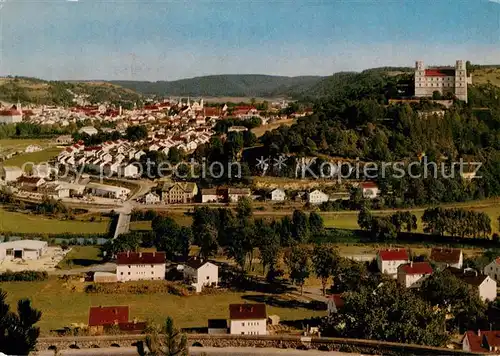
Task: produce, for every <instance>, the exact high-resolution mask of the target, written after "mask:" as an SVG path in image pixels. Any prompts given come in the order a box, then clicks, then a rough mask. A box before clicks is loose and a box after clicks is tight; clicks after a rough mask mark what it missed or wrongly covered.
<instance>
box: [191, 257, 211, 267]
mask: <svg viewBox="0 0 500 356" xmlns="http://www.w3.org/2000/svg"><path fill="white" fill-rule="evenodd" d="M207 262H208V261H207V260H205V259H203V258H199V257H191V258H190V259H189V260H187V262H186V266H189V267H191V268H193V269H198V268H200V267H201V266H203V265H204V264H205V263H207Z"/></svg>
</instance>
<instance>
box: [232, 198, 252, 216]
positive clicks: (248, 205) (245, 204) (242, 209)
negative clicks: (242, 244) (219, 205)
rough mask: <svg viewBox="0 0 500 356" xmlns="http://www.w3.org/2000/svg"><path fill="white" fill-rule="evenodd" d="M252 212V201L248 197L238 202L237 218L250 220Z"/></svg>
mask: <svg viewBox="0 0 500 356" xmlns="http://www.w3.org/2000/svg"><path fill="white" fill-rule="evenodd" d="M252 212H253V204H252V200H251V199H250V198H248V197H242V198H240V200H238V205H237V206H236V216H237V217H238V219H240V220H241V219H248V218H250V217H251V216H252Z"/></svg>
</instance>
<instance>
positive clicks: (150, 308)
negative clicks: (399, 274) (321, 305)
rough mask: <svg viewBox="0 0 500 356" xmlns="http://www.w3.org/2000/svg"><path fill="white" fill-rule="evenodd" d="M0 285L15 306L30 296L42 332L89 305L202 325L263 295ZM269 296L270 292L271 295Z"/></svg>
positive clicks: (81, 316)
mask: <svg viewBox="0 0 500 356" xmlns="http://www.w3.org/2000/svg"><path fill="white" fill-rule="evenodd" d="M1 288H2V289H3V290H5V291H6V292H7V293H8V302H9V303H10V305H11V307H14V308H15V304H16V302H17V300H18V299H20V298H26V297H29V298H31V300H32V303H33V306H34V307H36V308H38V309H40V310H41V311H42V319H41V321H40V323H39V324H38V325H39V326H40V327H41V331H42V334H43V335H47V334H48V333H49V332H50V330H53V329H57V328H61V327H64V326H69V325H71V324H72V323H85V324H86V323H87V321H88V311H89V308H90V307H91V306H99V305H101V306H110V305H128V306H129V307H130V318H131V319H132V318H138V319H139V320H148V319H149V320H153V321H155V322H163V321H164V319H165V318H166V317H167V316H171V317H172V318H174V320H175V323H176V325H178V326H179V327H203V326H206V325H207V320H208V319H210V318H228V317H229V315H228V314H229V311H228V305H229V304H231V303H244V302H251V301H250V300H249V299H244V298H243V297H244V296H252V295H254V296H255V295H262V294H257V293H254V292H248V293H233V292H228V293H220V294H216V295H206V296H197V295H193V296H188V297H178V296H174V295H170V294H148V295H139V294H138V295H135V294H116V295H109V294H97V295H91V294H86V293H84V292H78V291H71V290H70V289H69V288H68V287H66V286H64V285H63V283H62V281H60V280H58V279H56V278H51V279H49V280H48V281H44V282H31V283H26V282H8V283H2V286H1ZM270 297H271V296H270ZM325 313H326V312H325V311H313V310H308V309H305V308H282V307H273V306H268V314H269V315H271V314H277V315H279V316H280V317H281V319H282V320H296V319H303V318H307V317H313V316H323V315H325Z"/></svg>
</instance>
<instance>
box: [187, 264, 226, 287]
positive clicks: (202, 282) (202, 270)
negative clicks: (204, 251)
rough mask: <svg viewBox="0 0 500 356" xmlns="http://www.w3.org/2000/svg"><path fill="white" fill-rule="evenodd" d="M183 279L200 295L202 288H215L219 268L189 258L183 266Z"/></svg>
mask: <svg viewBox="0 0 500 356" xmlns="http://www.w3.org/2000/svg"><path fill="white" fill-rule="evenodd" d="M183 274H184V279H185V280H187V281H189V282H190V284H191V285H192V286H193V287H195V288H196V293H200V292H201V291H202V289H203V287H206V286H213V287H217V285H218V283H219V267H218V266H217V265H215V264H213V263H211V262H209V261H207V260H204V259H203V258H198V257H193V258H190V259H189V260H188V261H187V262H186V263H185V265H184V270H183Z"/></svg>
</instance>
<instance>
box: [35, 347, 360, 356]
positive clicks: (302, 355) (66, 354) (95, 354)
mask: <svg viewBox="0 0 500 356" xmlns="http://www.w3.org/2000/svg"><path fill="white" fill-rule="evenodd" d="M326 354H328V355H331V356H361V355H360V354H350V353H345V352H333V351H332V352H328V353H326V352H325V351H316V350H311V351H301V350H293V349H270V348H253V347H241V348H235V347H226V348H215V347H191V348H190V349H189V355H191V356H201V355H213V356H224V355H227V356H258V355H278V356H279V355H287V356H320V355H321V356H324V355H326ZM53 355H54V352H53V351H42V352H37V356H53ZM59 355H60V356H84V355H89V356H108V355H109V356H131V355H137V350H136V349H135V348H133V347H122V348H117V347H110V348H103V349H82V350H62V351H60V353H59Z"/></svg>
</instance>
